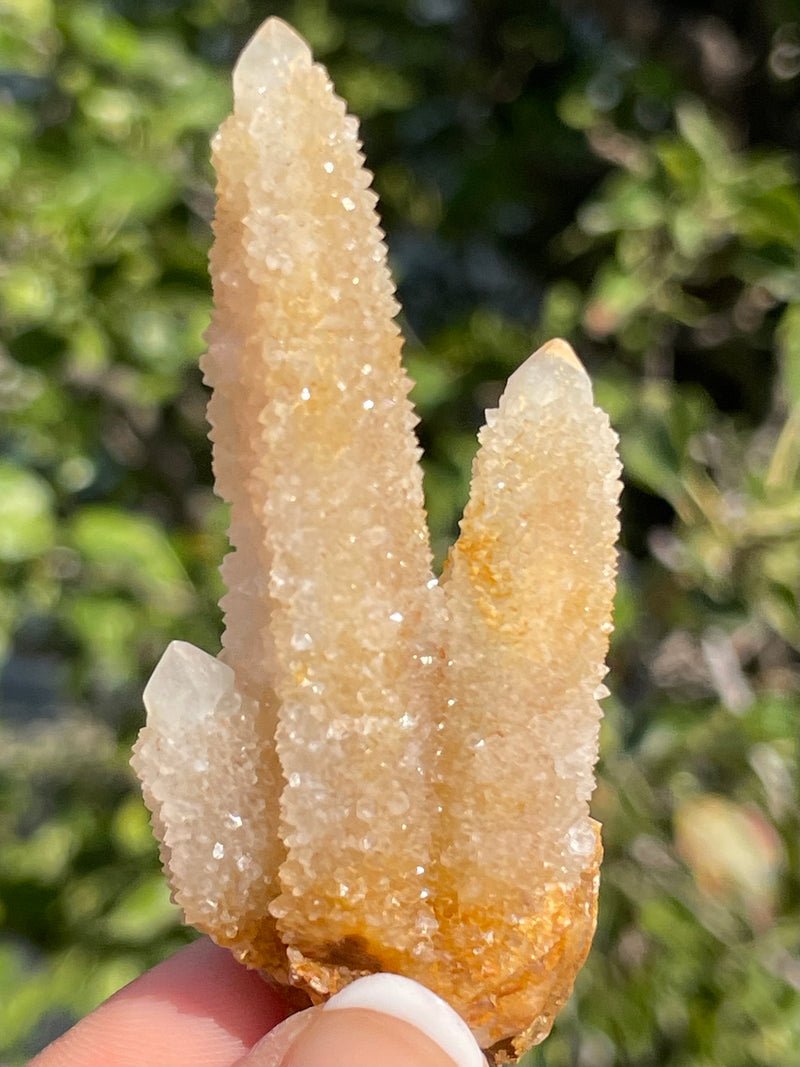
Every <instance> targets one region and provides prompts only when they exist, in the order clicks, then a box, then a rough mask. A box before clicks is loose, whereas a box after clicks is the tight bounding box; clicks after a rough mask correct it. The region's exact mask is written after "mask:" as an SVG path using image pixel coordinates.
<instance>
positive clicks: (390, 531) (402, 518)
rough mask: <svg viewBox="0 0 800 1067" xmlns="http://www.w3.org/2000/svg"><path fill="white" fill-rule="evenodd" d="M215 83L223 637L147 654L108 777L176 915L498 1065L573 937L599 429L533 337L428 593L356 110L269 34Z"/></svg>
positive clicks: (586, 763) (577, 372)
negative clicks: (472, 1040) (150, 841)
mask: <svg viewBox="0 0 800 1067" xmlns="http://www.w3.org/2000/svg"><path fill="white" fill-rule="evenodd" d="M233 80H234V98H235V107H234V112H233V114H232V115H231V116H230V117H229V118H228V119H227V121H226V122H225V123H224V124H223V126H222V128H221V129H220V131H219V133H218V134H217V136H216V138H215V139H214V143H213V154H214V165H215V167H216V170H217V175H218V186H217V196H218V202H217V215H216V220H215V224H214V233H215V244H214V248H213V250H212V254H211V270H212V277H213V282H214V299H215V307H216V310H215V313H214V317H213V321H212V325H211V328H210V330H209V335H208V338H209V351H208V354H207V355H206V356H205V358H204V361H203V370H204V373H205V377H206V381H207V383H208V384H209V385H210V386H211V388H212V390H213V394H212V398H211V401H210V404H209V421H210V423H211V427H212V430H211V437H212V440H213V445H214V470H215V476H216V485H217V490H218V492H219V494H220V495H221V496H222V497H223V498H224V499H225V500H227V501H228V502H229V504H230V509H231V527H230V535H229V536H230V543H231V552H230V554H229V555H228V557H227V558H226V560H225V562H224V564H223V575H224V578H225V581H226V584H227V587H228V592H227V593H226V595H225V597H224V599H223V601H222V607H223V609H224V614H225V631H224V634H223V639H222V645H223V649H222V653H221V654H220V656H219V658H218V659H214V658H213V657H211V656H209V655H207V654H206V653H204V652H201V651H200V650H198V649H196V648H193V647H192V646H190V645H187V644H185V643H183V642H174V643H173V644H171V645H170V646H169V648H168V649H167V651H166V652H165V653H164V656H163V658H162V660H161V662H160V663H159V665H158V667H157V668H156V670H155V673H154V674H153V677H152V678H151V680H150V682H149V684H148V686H147V689H146V690H145V704H146V707H147V725H146V726H145V727H144V728H143V730H142V732H141V734H140V736H139V740H138V742H137V744H136V748H135V753H134V757H133V764H134V767H135V768H136V771H137V773H138V774H139V776H140V778H141V780H142V782H143V789H144V796H145V800H146V802H147V804H148V806H149V807H150V809H151V811H152V813H153V825H154V828H155V831H156V834H157V836H158V838H159V841H160V842H161V853H162V859H163V862H164V866H165V869H166V871H167V874H168V876H169V879H170V882H171V884H172V888H173V892H174V897H175V899H176V901H177V902H178V903H179V904H180V905H181V907H182V908H183V911H184V913H185V917H186V921H187V922H188V923H191V924H193V925H195V926H197V927H198V928H200V929H201V930H204V931H206V932H207V933H209V934H210V935H211V936H212V937H213V938H214V939H215V940H216V941H217V942H219V943H220V944H222V945H227V946H229V947H230V948H231V950H232V951H233V952H234V953H235V954H236V956H237V957H238V958H239V959H240V960H242V961H243V962H245V963H246V964H248V965H249V966H251V967H257V968H261V969H262V970H263V971H264V972H265V974H266V975H267V976H269V977H270V978H272V979H273V980H275V981H277V982H281V983H284V984H287V985H291V986H296V987H299V988H300V989H302V990H304V991H305V992H306V993H307V994H308V995H309V996H310V997H311V999H312V1000H315V1001H316V1000H320V999H323V998H325V997H326V996H328V995H330V994H331V993H333V992H335V991H336V990H337V989H339V988H341V987H342V986H343V985H344V984H346V983H347V982H349V981H351V980H352V979H354V978H356V977H359V976H360V975H362V974H365V973H369V972H372V971H378V970H387V971H394V972H398V973H402V974H405V975H408V976H409V977H412V978H415V979H417V980H418V981H421V982H423V983H424V984H426V985H428V986H429V987H430V988H432V989H433V990H435V991H436V992H437V993H439V994H440V995H442V996H443V997H445V998H446V999H447V1000H448V1001H449V1002H450V1003H451V1004H452V1005H453V1006H454V1007H455V1008H456V1009H457V1010H458V1011H459V1012H460V1013H461V1014H462V1016H463V1017H464V1019H465V1020H466V1021H467V1023H468V1024H469V1025H470V1026H471V1027H472V1029H473V1032H474V1033H475V1035H476V1037H477V1039H478V1040H479V1042H480V1043H481V1044H482V1045H483V1047H485V1048H487V1049H490V1050H491V1051H490V1058H491V1059H492V1060H493V1061H495V1062H502V1061H504V1060H505V1059H507V1058H508V1057H509V1056H512V1057H513V1056H514V1055H517V1054H519V1053H520V1052H521V1051H523V1050H524V1049H525V1048H527V1047H528V1046H529V1045H531V1044H534V1043H536V1042H538V1041H540V1040H542V1038H543V1037H544V1036H546V1034H547V1033H548V1031H549V1029H550V1026H551V1024H552V1020H553V1018H554V1016H555V1014H556V1013H557V1011H558V1010H559V1008H560V1007H561V1006H562V1005H563V1003H564V1001H565V1000H566V998H567V997H568V996H569V993H570V990H571V988H572V983H573V981H574V978H575V975H576V973H577V971H578V969H579V968H580V966H581V964H582V962H583V960H584V958H585V956H586V953H587V952H588V949H589V944H590V942H591V938H592V934H593V931H594V925H595V915H596V900H597V884H598V874H599V863H600V854H601V847H600V837H599V827H598V825H597V824H596V823H595V822H594V821H593V820H592V819H591V818H590V816H589V808H588V801H589V797H590V795H591V792H592V788H593V786H594V776H593V766H594V762H595V759H596V756H597V735H598V724H599V719H600V711H599V707H598V703H597V702H598V699H599V698H600V697H602V695H603V692H604V690H603V686H602V678H603V676H604V674H605V665H604V661H605V655H606V650H607V644H608V635H609V633H610V631H611V622H610V618H611V604H612V598H613V592H614V574H615V567H616V558H615V550H614V544H615V541H616V537H617V528H618V527H617V499H618V495H619V488H620V486H619V480H618V479H619V463H618V461H617V456H616V437H615V435H614V433H613V432H612V430H611V429H610V428H609V425H608V420H607V418H606V416H605V415H604V414H603V413H602V412H601V411H599V410H598V409H597V408H595V407H594V406H593V402H592V393H591V385H590V382H589V379H588V377H587V375H586V373H585V372H584V370H583V368H582V366H581V365H580V363H579V362H578V360H577V359H576V357H575V355H574V353H573V352H572V350H571V348H570V347H569V345H567V344H566V343H565V342H564V341H551V342H549V343H548V344H547V345H545V346H544V347H543V348H542V349H540V350H539V351H538V352H537V353H534V355H533V356H531V358H530V359H529V360H528V361H527V362H526V363H525V364H524V365H523V366H522V367H520V369H519V370H518V371H516V372H515V374H514V375H512V377H511V379H510V380H509V383H508V386H507V388H506V391H505V394H504V396H503V397H502V399H501V401H500V406H499V409H498V410H497V411H491V412H489V413H487V425H486V426H485V427H484V429H483V431H482V432H481V436H480V450H479V452H478V455H477V458H476V460H475V465H474V471H473V484H472V495H471V499H470V501H469V504H468V505H467V508H466V510H465V513H464V517H463V519H462V522H461V534H460V537H459V539H458V541H457V543H456V544H455V546H454V547H453V549H452V551H451V553H450V557H449V559H448V561H447V563H446V566H445V571H444V575H443V577H442V580H441V582H437V581H436V579H435V578H434V577H433V574H432V571H431V556H430V550H429V546H428V533H427V527H426V522H425V513H424V507H423V496H422V477H421V472H420V467H419V463H418V459H419V449H418V447H417V443H416V438H415V435H414V426H415V422H416V420H415V417H414V414H413V411H412V408H411V405H410V403H409V400H408V392H409V384H410V383H409V381H408V379H407V377H406V375H405V373H404V371H403V369H402V367H401V363H400V350H401V346H402V339H401V337H400V333H399V330H398V327H397V325H396V323H395V321H394V317H395V314H396V312H397V310H398V305H397V302H396V300H395V298H394V287H393V285H392V281H391V278H390V275H389V272H388V269H387V265H386V249H385V246H384V244H383V233H382V231H381V230H380V228H379V225H378V218H377V216H376V214H375V204H376V197H375V194H374V193H373V192H371V191H370V189H369V185H370V181H371V176H370V174H369V172H368V171H366V170H365V169H364V167H363V157H362V155H361V153H360V150H359V149H360V145H359V141H358V127H357V122H356V120H355V119H354V118H352V117H350V116H348V115H347V114H346V112H345V105H344V103H343V102H342V101H341V100H340V99H339V98H338V97H337V96H336V95H335V94H334V92H333V88H332V86H331V83H330V81H329V79H328V76H327V73H326V72H325V70H324V69H323V68H322V67H320V66H318V65H315V64H314V63H313V61H312V57H311V53H310V51H309V49H308V47H307V45H306V44H305V43H304V42H303V41H302V40H301V39H300V38H299V37H298V36H297V35H296V34H295V33H294V31H292V30H291V29H290V28H289V27H288V26H286V24H285V23H283V22H281V21H279V20H277V19H270V20H268V21H267V22H266V23H264V25H263V26H262V27H261V29H260V30H259V31H258V32H257V33H256V35H255V37H254V38H253V39H252V40H251V41H250V43H249V44H248V46H247V47H246V49H245V50H244V52H243V54H242V56H241V58H240V59H239V62H238V64H237V66H236V69H235V71H234V78H233Z"/></svg>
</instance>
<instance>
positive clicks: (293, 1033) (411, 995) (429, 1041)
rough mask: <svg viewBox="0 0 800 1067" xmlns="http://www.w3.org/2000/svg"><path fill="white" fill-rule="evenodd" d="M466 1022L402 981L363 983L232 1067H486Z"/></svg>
mask: <svg viewBox="0 0 800 1067" xmlns="http://www.w3.org/2000/svg"><path fill="white" fill-rule="evenodd" d="M485 1064H486V1061H485V1059H484V1057H483V1054H482V1053H481V1050H480V1049H479V1048H478V1045H477V1043H476V1042H475V1039H474V1038H473V1036H472V1034H471V1033H470V1031H469V1029H468V1028H467V1026H466V1024H465V1023H464V1022H463V1020H462V1019H461V1018H460V1017H459V1016H458V1015H456V1013H455V1012H454V1011H453V1010H452V1008H450V1007H449V1005H447V1004H446V1003H445V1002H444V1001H443V1000H441V999H440V998H439V997H437V996H436V995H435V994H434V993H432V992H431V991H430V990H428V989H426V988H425V987H424V986H421V985H419V984H418V983H417V982H412V981H411V980H410V979H408V978H402V977H400V976H399V975H391V974H377V975H370V976H369V977H367V978H361V979H359V980H358V981H356V982H353V983H352V984H351V985H349V986H347V987H346V988H345V989H344V990H342V991H341V992H340V993H338V994H337V995H336V996H334V997H332V998H331V999H330V1000H329V1001H328V1002H327V1003H326V1004H325V1005H324V1006H323V1007H317V1008H310V1009H308V1010H307V1011H304V1012H300V1013H299V1014H298V1015H295V1016H292V1018H291V1019H287V1020H286V1021H285V1022H283V1023H281V1024H280V1025H279V1026H277V1027H276V1028H275V1030H273V1031H272V1033H270V1034H268V1035H267V1036H266V1037H265V1038H263V1039H262V1040H261V1041H259V1042H258V1044H257V1045H256V1046H254V1048H253V1049H252V1050H251V1051H250V1053H248V1055H247V1056H245V1057H243V1059H241V1060H240V1061H238V1063H237V1065H236V1067H311V1065H313V1067H381V1065H383V1067H485Z"/></svg>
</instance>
